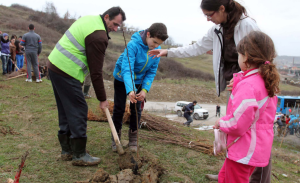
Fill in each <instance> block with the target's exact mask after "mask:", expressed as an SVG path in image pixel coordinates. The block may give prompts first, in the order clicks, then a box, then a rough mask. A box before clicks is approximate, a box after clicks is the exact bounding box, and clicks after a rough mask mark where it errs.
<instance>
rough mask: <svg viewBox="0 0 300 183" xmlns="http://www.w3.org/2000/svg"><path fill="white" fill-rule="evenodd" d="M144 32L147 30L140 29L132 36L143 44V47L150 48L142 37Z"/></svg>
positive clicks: (138, 42)
mask: <svg viewBox="0 0 300 183" xmlns="http://www.w3.org/2000/svg"><path fill="white" fill-rule="evenodd" d="M142 32H145V30H140V31H138V32H136V33H134V34H133V35H132V36H131V40H134V41H135V42H136V43H137V44H139V45H141V47H142V48H143V49H149V47H148V45H145V44H144V42H143V38H142V35H141V34H142Z"/></svg>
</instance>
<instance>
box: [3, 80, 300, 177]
mask: <svg viewBox="0 0 300 183" xmlns="http://www.w3.org/2000/svg"><path fill="white" fill-rule="evenodd" d="M1 79H3V77H2V76H0V80H1ZM190 82H193V81H192V80H191V81H190ZM0 90H1V95H0V117H1V118H0V127H8V126H10V127H12V128H13V129H14V130H15V131H17V132H19V133H20V135H10V134H8V135H6V136H3V135H1V134H0V140H1V143H0V149H1V150H0V182H4V181H5V180H6V179H7V178H13V177H14V176H15V172H16V170H17V167H18V165H19V163H20V159H18V158H20V157H21V156H22V155H23V154H24V153H25V151H27V150H28V151H29V156H28V158H27V160H26V167H25V168H24V170H23V172H22V176H21V182H24V183H27V182H28V183H29V182H30V183H34V182H74V181H78V180H87V179H89V178H90V177H91V176H92V175H93V174H94V173H95V172H96V171H97V169H98V168H104V169H105V170H106V171H107V172H108V173H110V174H116V173H117V172H118V171H119V170H118V167H117V162H116V159H117V157H118V155H117V154H115V153H111V149H110V129H109V126H108V124H107V123H97V122H88V131H87V134H88V144H87V149H88V150H89V151H90V153H91V154H92V155H94V156H97V157H101V159H102V162H101V164H100V165H99V166H98V167H74V166H72V165H71V163H70V162H62V161H57V159H58V158H59V155H60V146H59V143H58V140H57V136H56V135H57V130H58V119H57V109H56V103H55V99H54V95H53V91H52V87H51V83H50V81H48V80H46V79H44V82H43V83H41V84H36V83H26V82H24V78H19V79H13V80H9V81H0ZM98 104H99V103H98V101H97V100H95V99H91V100H88V105H89V108H91V109H93V110H95V109H96V107H97V106H98ZM179 128H181V131H182V132H185V133H187V134H191V135H192V139H191V140H192V141H193V140H197V139H203V138H204V139H209V141H208V142H209V143H211V144H212V140H213V135H212V133H210V132H202V131H196V130H193V129H188V128H182V127H181V126H179ZM127 129H128V126H127V125H125V127H124V133H123V134H125V135H124V136H123V138H124V139H127V138H128V137H127V135H126V131H127ZM141 133H151V132H149V131H145V130H142V131H141ZM140 144H141V146H142V148H141V152H140V153H141V156H150V157H153V158H155V159H158V160H159V162H160V164H161V165H162V166H163V167H164V168H166V170H167V173H166V174H164V175H163V176H162V177H161V180H160V181H161V182H163V183H167V182H176V181H177V182H180V181H182V182H185V181H193V182H209V181H208V180H206V179H205V177H204V175H205V174H206V173H214V174H216V173H218V171H219V169H220V168H221V166H222V164H223V160H222V159H220V158H217V157H214V156H209V155H206V154H203V153H199V152H196V151H193V150H191V149H188V148H184V147H179V146H176V145H168V144H167V145H166V144H162V143H160V142H155V141H148V140H143V139H140ZM279 145H280V144H279V142H277V141H275V142H274V148H273V152H276V150H275V149H280V148H279ZM297 150H299V147H297V146H291V145H289V144H285V143H284V145H283V147H282V148H281V151H282V154H287V153H293V152H294V154H295V151H297ZM273 159H274V162H276V163H274V164H273V173H275V174H276V175H277V176H278V177H279V179H280V180H281V182H292V181H297V180H298V179H299V178H300V175H299V174H296V173H293V172H295V170H297V165H294V164H293V163H292V161H286V160H284V159H283V158H282V157H280V156H278V157H273ZM286 172H288V174H289V177H288V178H285V177H282V176H281V175H282V174H283V173H286Z"/></svg>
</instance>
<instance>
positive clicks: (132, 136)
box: [128, 129, 137, 152]
mask: <svg viewBox="0 0 300 183" xmlns="http://www.w3.org/2000/svg"><path fill="white" fill-rule="evenodd" d="M128 137H129V144H128V146H129V149H130V151H131V152H137V130H136V131H134V132H132V130H131V129H129V131H128Z"/></svg>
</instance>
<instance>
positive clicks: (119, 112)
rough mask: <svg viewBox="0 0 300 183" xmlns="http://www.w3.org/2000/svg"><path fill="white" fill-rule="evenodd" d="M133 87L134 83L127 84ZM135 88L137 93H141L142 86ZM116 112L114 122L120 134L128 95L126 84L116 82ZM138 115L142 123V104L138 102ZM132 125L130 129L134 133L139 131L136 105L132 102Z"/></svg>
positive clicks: (114, 112)
mask: <svg viewBox="0 0 300 183" xmlns="http://www.w3.org/2000/svg"><path fill="white" fill-rule="evenodd" d="M126 84H129V85H131V86H132V83H126ZM135 87H136V88H137V89H138V91H137V93H139V92H140V91H141V90H142V88H141V87H140V85H139V84H138V85H135ZM114 88H115V89H114V91H115V94H114V111H113V117H112V119H113V122H114V124H115V128H116V130H117V132H119V131H120V130H121V129H122V122H123V116H124V112H125V108H126V99H127V93H126V89H125V84H124V82H121V81H118V80H116V79H115V80H114ZM136 108H137V113H138V121H139V123H140V120H141V113H142V112H141V102H140V101H138V102H137V103H136ZM130 112H131V115H130V124H129V128H130V129H131V130H132V132H134V131H136V130H137V124H136V111H135V104H133V103H131V102H130Z"/></svg>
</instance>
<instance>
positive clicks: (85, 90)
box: [83, 85, 91, 98]
mask: <svg viewBox="0 0 300 183" xmlns="http://www.w3.org/2000/svg"><path fill="white" fill-rule="evenodd" d="M90 87H91V85H84V86H83V96H84V98H91V96H90V95H89V90H90Z"/></svg>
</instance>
